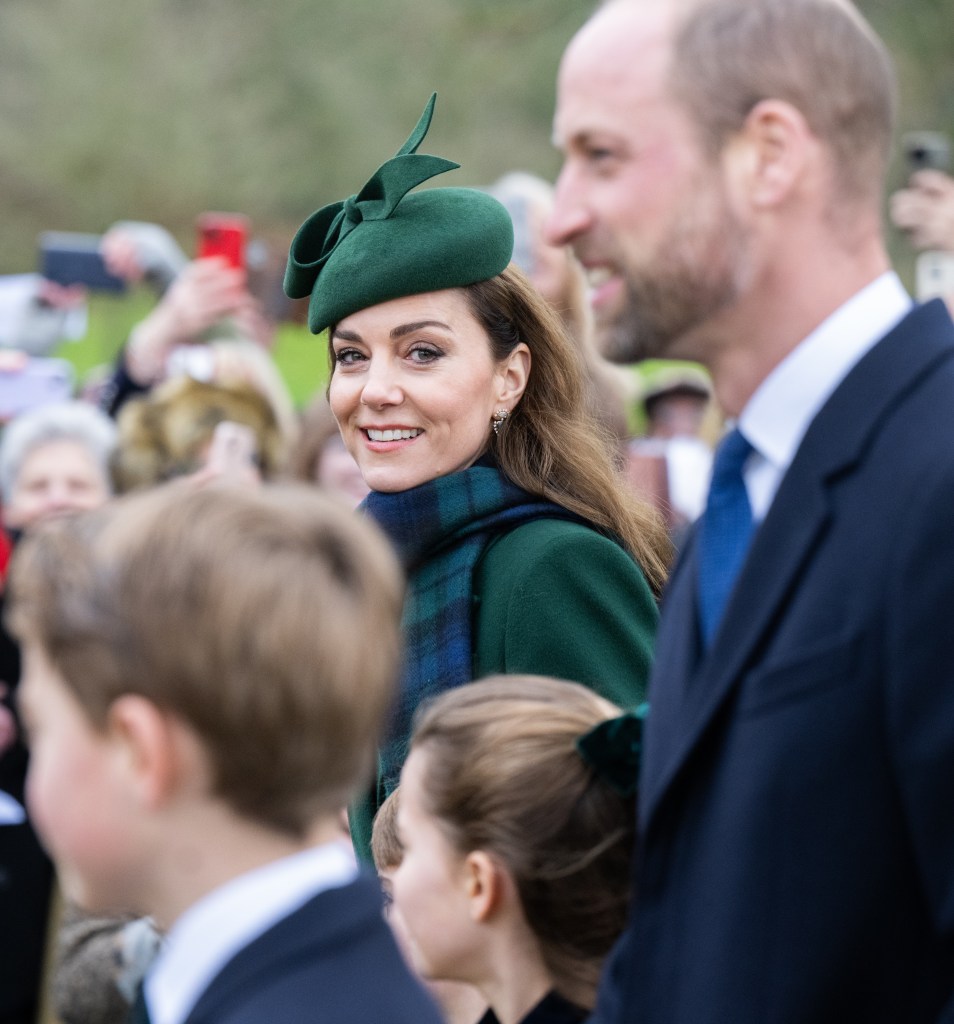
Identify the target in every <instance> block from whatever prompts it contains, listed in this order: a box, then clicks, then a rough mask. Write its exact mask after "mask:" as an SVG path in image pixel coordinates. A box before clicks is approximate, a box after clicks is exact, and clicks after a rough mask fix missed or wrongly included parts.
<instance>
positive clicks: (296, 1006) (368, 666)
mask: <svg viewBox="0 0 954 1024" xmlns="http://www.w3.org/2000/svg"><path fill="white" fill-rule="evenodd" d="M11 589H12V608H11V611H10V615H9V618H10V622H11V625H12V627H13V629H14V630H15V632H16V634H17V635H18V637H19V639H20V642H21V643H22V645H23V649H24V676H23V681H22V683H21V687H20V694H21V696H20V700H21V704H22V710H23V715H24V718H25V721H26V725H27V728H28V730H29V734H30V741H31V746H32V755H31V767H30V777H29V780H28V800H29V803H30V808H31V811H32V814H33V816H34V820H35V822H36V825H37V828H38V830H39V831H40V833H41V835H42V836H43V838H44V841H45V843H46V845H47V847H48V849H49V851H50V853H51V854H52V856H53V858H54V860H55V861H56V863H57V867H58V871H59V878H60V884H61V886H62V889H63V891H64V895H65V896H66V897H67V898H68V899H72V900H74V901H75V902H77V903H78V904H80V905H81V906H82V907H84V908H86V909H87V910H91V911H98V912H103V913H117V912H132V913H135V914H139V915H151V916H152V917H153V918H154V919H155V921H156V922H157V924H158V926H159V927H160V928H161V929H162V930H164V931H167V938H166V941H165V944H164V948H163V950H162V952H161V953H160V955H159V957H158V959H157V961H156V962H155V964H154V965H153V967H152V969H151V970H150V972H149V974H148V975H147V977H146V981H145V985H144V991H143V998H142V999H141V1000H140V1003H139V1005H138V1006H137V1013H138V1014H139V1017H140V1019H151V1020H152V1021H153V1022H154V1024H186V1022H188V1024H199V1022H203V1024H206V1022H209V1024H211V1022H229V1024H246V1022H247V1024H252V1022H266V1021H267V1022H269V1024H272V1022H282V1021H305V1020H308V1021H334V1022H335V1024H345V1022H354V1024H357V1022H361V1024H369V1022H376V1021H388V1022H390V1024H400V1022H404V1021H406V1022H408V1024H410V1022H414V1024H437V1021H438V1020H439V1018H438V1017H437V1014H436V1011H435V1010H434V1009H433V1007H432V1004H431V1003H430V1002H429V1000H428V999H427V997H426V995H425V994H424V993H423V991H422V990H421V989H420V988H419V986H418V985H417V984H416V983H415V982H414V981H413V980H412V979H411V977H410V976H409V974H408V973H407V971H406V969H405V968H404V966H403V964H402V962H401V958H400V955H399V953H398V951H397V948H396V947H395V945H394V942H393V939H392V938H391V934H390V931H389V929H388V927H387V925H386V924H385V922H384V920H383V918H382V915H381V907H380V898H379V891H378V887H377V885H376V883H375V882H374V880H372V879H370V878H366V877H363V876H361V875H359V873H358V870H357V868H356V867H355V864H354V860H353V857H352V855H351V852H350V850H349V848H348V847H347V845H346V844H345V843H344V842H343V841H342V840H341V830H340V824H339V814H340V808H342V807H343V806H345V805H346V803H347V801H348V800H349V798H350V797H351V795H352V793H353V791H354V789H355V787H356V786H357V785H359V784H361V783H362V782H363V781H364V780H365V779H366V778H367V776H368V774H369V772H370V770H371V767H372V759H373V756H374V750H375V748H376V744H377V742H378V740H379V734H380V732H381V728H382V722H383V719H384V715H385V713H386V711H387V709H388V706H389V704H390V701H391V697H392V686H393V682H394V676H395V667H396V662H397V657H398V650H399V640H398V635H399V634H398V621H399V614H400V603H401V596H402V585H401V581H400V575H399V571H398V569H397V567H396V565H395V562H394V561H393V559H392V556H391V554H390V551H389V550H388V548H387V546H386V542H385V541H384V540H383V539H381V538H380V537H379V536H377V535H376V533H375V532H373V529H372V527H370V526H369V525H368V524H366V523H364V522H361V521H358V520H357V519H355V518H353V517H352V516H350V515H349V514H348V513H347V512H346V511H344V510H343V509H341V508H339V507H337V506H336V505H334V504H333V503H331V502H329V501H328V500H326V499H324V498H322V497H321V496H320V495H319V494H317V493H316V492H314V491H308V490H298V489H292V488H274V489H263V490H257V491H252V490H246V489H240V488H230V489H225V488H207V489H204V490H200V491H190V490H186V489H183V488H181V487H177V486H172V487H167V488H161V489H157V490H155V491H150V492H147V493H146V494H144V495H137V496H135V497H132V498H127V499H125V500H123V501H120V502H118V503H116V504H115V505H113V506H111V507H109V508H106V509H104V510H101V511H99V512H95V513H90V514H89V515H85V516H83V517H78V518H75V519H72V520H63V521H61V522H57V523H55V524H52V526H51V527H50V528H49V529H45V530H43V531H41V532H40V533H39V535H37V536H36V537H34V538H30V539H29V540H28V541H27V542H26V543H25V544H24V546H23V549H22V551H21V552H19V554H18V557H17V564H16V566H15V569H14V573H13V578H12V581H11ZM147 1014H148V1016H147Z"/></svg>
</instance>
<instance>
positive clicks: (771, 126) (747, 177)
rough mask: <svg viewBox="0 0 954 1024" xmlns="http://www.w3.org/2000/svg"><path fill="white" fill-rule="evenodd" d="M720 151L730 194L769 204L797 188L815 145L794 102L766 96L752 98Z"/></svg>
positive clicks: (755, 205) (761, 206) (761, 205)
mask: <svg viewBox="0 0 954 1024" xmlns="http://www.w3.org/2000/svg"><path fill="white" fill-rule="evenodd" d="M724 152H725V159H726V161H727V164H728V174H729V179H730V181H731V183H732V187H733V191H734V192H735V194H736V197H737V198H742V199H743V200H744V201H746V202H747V204H748V205H749V206H750V207H752V208H753V209H769V208H772V207H776V206H779V205H781V204H782V203H783V202H784V201H785V200H786V199H787V198H788V197H789V196H790V195H792V194H793V192H795V191H796V190H797V188H798V187H799V185H800V184H801V183H802V181H803V179H804V176H805V173H806V171H807V170H808V169H809V167H810V164H811V163H812V161H813V159H815V158H816V157H817V155H818V154H819V153H820V152H821V149H820V146H819V143H818V140H817V139H816V138H815V136H814V134H813V133H812V131H811V128H810V127H809V125H808V122H807V121H806V120H805V116H804V114H802V112H801V111H800V110H799V109H798V108H797V107H795V106H793V105H792V104H791V103H786V102H785V101H784V100H771V99H770V100H761V101H760V102H759V103H756V104H755V106H754V107H753V108H752V109H751V110H750V111H749V113H748V115H747V116H746V118H745V122H744V123H743V125H742V128H741V130H740V131H738V132H737V133H736V134H735V135H734V136H733V137H732V139H731V140H730V141H729V143H728V145H727V146H726V149H725V151H724ZM740 193H741V196H740Z"/></svg>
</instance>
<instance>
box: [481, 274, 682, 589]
mask: <svg viewBox="0 0 954 1024" xmlns="http://www.w3.org/2000/svg"><path fill="white" fill-rule="evenodd" d="M463 291H464V294H465V295H466V296H467V298H468V301H469V303H470V307H471V310H472V311H473V313H474V316H475V317H476V318H477V320H478V321H479V322H480V324H481V325H482V326H483V328H484V330H485V331H486V332H487V334H488V336H489V337H490V343H491V348H492V351H493V355H494V358H495V359H497V360H501V359H504V358H505V357H506V356H507V355H509V354H510V352H512V351H513V350H514V348H515V347H516V346H517V345H518V344H519V343H520V342H521V341H522V342H524V343H525V344H526V345H527V347H528V348H529V349H530V359H531V365H530V375H529V378H528V380H527V387H526V390H525V391H524V393H523V397H522V398H521V399H520V401H519V402H518V403H517V405H516V407H515V408H514V409H513V411H512V412H511V414H510V417H509V418H508V419H507V420H506V421H505V422H504V423H503V425H502V426H501V427H500V432H499V434H497V435H491V438H490V447H491V450H492V451H493V453H494V455H495V457H496V458H497V461H498V462H499V463H500V467H501V469H502V470H503V472H504V473H505V474H506V475H507V476H508V477H509V478H510V479H511V480H512V481H513V482H514V483H515V484H517V485H519V486H520V487H522V488H523V489H524V490H526V491H529V492H530V493H531V494H538V495H542V496H543V497H546V498H549V499H550V500H551V501H553V502H555V503H556V504H558V505H562V506H563V507H564V508H566V509H569V510H570V511H571V512H576V513H577V514H578V515H580V516H582V517H583V518H584V519H586V520H587V521H589V522H591V523H593V524H594V525H595V526H596V527H598V528H599V529H600V530H603V531H605V532H606V533H607V534H610V535H611V536H613V537H615V538H617V539H618V540H619V541H620V542H621V543H622V544H623V546H624V547H625V548H626V550H627V551H629V553H630V554H631V555H632V556H633V557H634V558H635V559H636V561H637V562H638V563H639V565H640V567H641V568H642V570H643V573H644V574H645V576H646V579H647V580H648V582H649V585H650V586H651V587H652V589H653V592H654V593H656V594H657V595H658V594H659V592H660V591H661V590H662V586H663V584H664V583H665V580H666V572H667V569H668V564H669V558H670V555H671V546H670V542H669V537H668V534H667V533H666V528H665V525H664V524H663V522H662V519H661V518H660V516H659V515H658V513H657V512H656V511H655V509H654V508H653V507H652V506H651V505H649V504H648V503H647V502H645V501H642V500H640V499H639V498H637V497H636V496H635V495H634V494H633V493H632V492H631V491H630V489H629V488H628V487H627V486H626V484H625V483H624V482H623V480H622V478H621V476H620V475H619V472H618V470H617V469H616V467H615V465H614V462H613V454H612V451H613V449H612V442H611V440H610V439H609V438H608V437H607V436H606V435H605V433H604V432H603V431H602V430H601V428H600V427H599V426H598V425H597V424H596V422H595V421H594V420H593V417H592V416H591V414H590V413H589V412H588V407H587V392H586V388H587V383H586V381H587V378H586V372H585V369H584V366H583V360H582V357H581V355H580V353H579V350H578V348H577V346H576V345H574V344H573V342H572V341H571V340H570V338H569V336H568V335H567V333H566V330H565V328H564V327H563V324H562V323H561V321H560V318H559V317H558V316H557V315H556V313H554V312H553V311H552V310H551V309H550V307H549V306H548V305H547V303H546V302H545V301H544V300H543V298H542V297H541V296H539V295H538V293H537V292H536V290H535V289H534V288H533V286H532V285H531V284H530V282H529V281H528V280H527V278H526V277H525V276H524V274H523V273H522V272H521V271H520V270H518V269H517V268H516V267H514V266H512V265H511V266H509V267H508V268H507V269H506V270H505V271H504V272H503V273H502V274H500V275H499V276H497V277H493V278H491V279H490V280H489V281H480V282H478V283H477V284H472V285H468V286H467V287H465V288H464V289H463Z"/></svg>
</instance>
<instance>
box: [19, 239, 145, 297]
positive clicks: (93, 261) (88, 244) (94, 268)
mask: <svg viewBox="0 0 954 1024" xmlns="http://www.w3.org/2000/svg"><path fill="white" fill-rule="evenodd" d="M99 241H100V237H99V235H88V234H83V233H82V232H77V231H44V232H43V233H42V234H41V235H40V238H39V244H40V260H39V263H40V266H39V271H40V274H41V275H42V276H43V277H45V278H46V279H47V280H48V281H55V282H56V283H57V284H62V285H82V286H83V287H84V288H88V289H90V291H96V292H124V291H125V290H126V282H125V281H124V280H123V278H121V277H116V275H115V274H111V273H110V272H109V271H108V270H107V269H106V264H105V262H104V260H103V256H102V253H100V251H99Z"/></svg>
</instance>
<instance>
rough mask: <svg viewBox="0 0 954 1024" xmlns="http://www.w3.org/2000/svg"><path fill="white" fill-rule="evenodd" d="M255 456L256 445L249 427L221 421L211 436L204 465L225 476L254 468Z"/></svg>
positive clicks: (229, 421) (256, 451)
mask: <svg viewBox="0 0 954 1024" xmlns="http://www.w3.org/2000/svg"><path fill="white" fill-rule="evenodd" d="M257 454H258V444H257V442H256V440H255V431H254V430H252V428H251V427H247V426H246V425H245V424H244V423H235V422H234V421H233V420H222V422H221V423H219V424H218V425H217V426H216V428H215V432H214V433H213V435H212V443H211V444H210V445H209V454H208V456H207V458H206V460H205V464H206V466H207V467H208V468H209V469H213V470H215V471H216V472H218V473H221V474H222V475H223V476H225V475H228V474H231V473H237V472H241V471H245V470H248V468H249V467H250V466H251V467H254V466H255V465H256V462H255V458H256V455H257Z"/></svg>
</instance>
